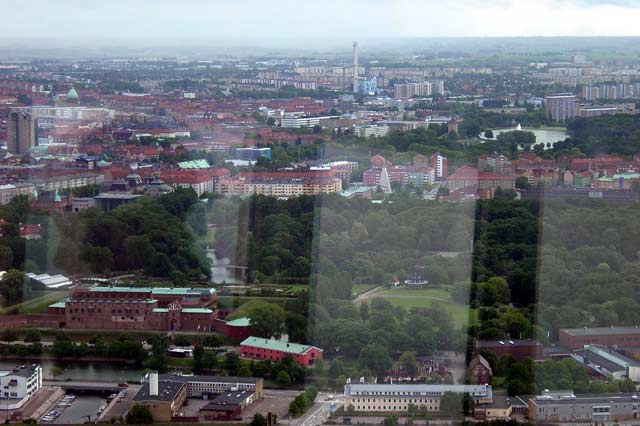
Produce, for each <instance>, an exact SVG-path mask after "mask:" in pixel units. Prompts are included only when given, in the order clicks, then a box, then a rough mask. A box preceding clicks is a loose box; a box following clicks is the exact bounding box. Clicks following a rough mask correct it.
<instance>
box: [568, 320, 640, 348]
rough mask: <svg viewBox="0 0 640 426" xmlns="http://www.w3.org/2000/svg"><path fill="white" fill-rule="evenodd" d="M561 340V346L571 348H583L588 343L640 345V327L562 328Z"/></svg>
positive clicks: (623, 345) (624, 345) (625, 345)
mask: <svg viewBox="0 0 640 426" xmlns="http://www.w3.org/2000/svg"><path fill="white" fill-rule="evenodd" d="M559 340H560V345H561V346H564V347H566V348H569V349H582V348H583V347H585V346H587V345H601V346H619V347H640V328H638V326H635V327H595V328H587V327H585V328H561V329H560V332H559Z"/></svg>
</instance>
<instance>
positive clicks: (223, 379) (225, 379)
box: [160, 374, 262, 385]
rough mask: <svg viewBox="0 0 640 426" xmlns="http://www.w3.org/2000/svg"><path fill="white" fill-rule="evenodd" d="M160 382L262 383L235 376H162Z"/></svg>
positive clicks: (256, 378) (257, 378)
mask: <svg viewBox="0 0 640 426" xmlns="http://www.w3.org/2000/svg"><path fill="white" fill-rule="evenodd" d="M160 380H164V381H175V382H181V383H186V382H208V383H229V384H239V383H242V384H254V385H255V384H256V383H258V382H260V381H262V379H261V378H259V377H234V376H201V375H197V376H179V375H177V374H161V375H160Z"/></svg>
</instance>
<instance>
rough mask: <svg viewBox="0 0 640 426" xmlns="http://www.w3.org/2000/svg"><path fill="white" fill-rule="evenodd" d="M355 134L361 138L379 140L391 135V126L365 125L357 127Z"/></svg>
mask: <svg viewBox="0 0 640 426" xmlns="http://www.w3.org/2000/svg"><path fill="white" fill-rule="evenodd" d="M354 133H355V135H356V136H358V137H361V138H369V137H371V136H373V137H376V138H379V137H382V136H386V135H387V134H389V126H387V125H377V124H374V125H365V126H355V128H354Z"/></svg>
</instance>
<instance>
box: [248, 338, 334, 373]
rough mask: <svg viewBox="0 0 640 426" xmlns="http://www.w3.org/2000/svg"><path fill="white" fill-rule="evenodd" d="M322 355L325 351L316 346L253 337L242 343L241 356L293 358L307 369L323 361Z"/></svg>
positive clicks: (262, 358)
mask: <svg viewBox="0 0 640 426" xmlns="http://www.w3.org/2000/svg"><path fill="white" fill-rule="evenodd" d="M322 353H323V350H322V349H320V348H316V347H315V346H309V345H301V344H298V343H287V342H281V341H279V340H275V339H264V338H261V337H253V336H250V337H247V338H246V339H245V340H243V341H242V343H240V354H241V355H242V356H243V357H248V358H255V359H261V360H271V361H280V360H282V359H284V358H285V357H287V356H291V357H292V358H293V359H294V361H296V362H297V363H299V364H300V365H304V366H305V367H307V366H309V365H313V364H314V363H315V361H316V360H318V359H322Z"/></svg>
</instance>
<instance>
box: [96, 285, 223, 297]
mask: <svg viewBox="0 0 640 426" xmlns="http://www.w3.org/2000/svg"><path fill="white" fill-rule="evenodd" d="M90 291H100V292H111V293H140V292H142V293H144V292H151V293H152V294H154V295H162V294H164V295H177V296H199V295H201V294H202V293H209V294H214V293H215V292H216V289H215V288H213V287H209V288H170V287H104V286H97V287H91V289H90Z"/></svg>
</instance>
